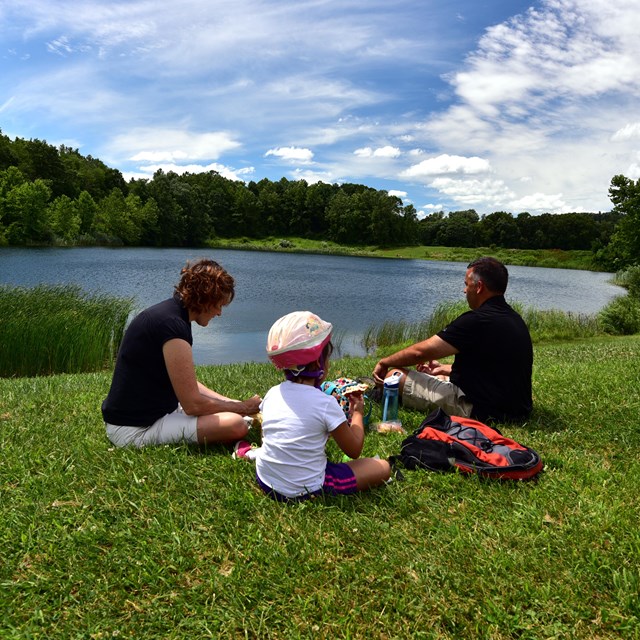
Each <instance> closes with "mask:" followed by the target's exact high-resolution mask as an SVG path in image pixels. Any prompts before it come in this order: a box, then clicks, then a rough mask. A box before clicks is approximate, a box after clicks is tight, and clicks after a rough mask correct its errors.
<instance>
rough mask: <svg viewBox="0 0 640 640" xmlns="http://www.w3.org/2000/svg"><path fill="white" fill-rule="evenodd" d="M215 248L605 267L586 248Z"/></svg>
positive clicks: (300, 241)
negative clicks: (599, 265) (482, 258)
mask: <svg viewBox="0 0 640 640" xmlns="http://www.w3.org/2000/svg"><path fill="white" fill-rule="evenodd" d="M206 246H207V247H210V248H212V249H236V250H241V251H276V252H283V253H314V254H327V255H345V256H352V257H363V258H400V259H409V260H434V261H439V262H466V263H469V262H471V261H472V260H474V259H475V258H478V257H480V256H487V255H491V256H494V257H495V258H497V259H498V260H501V261H502V262H504V263H505V264H507V265H513V266H520V267H544V268H549V269H554V268H558V269H579V270H583V271H603V272H605V273H608V272H607V271H605V270H603V269H599V268H598V267H597V266H595V265H594V264H593V253H592V252H591V251H586V250H577V249H574V250H562V249H502V248H499V247H475V248H466V247H440V246H414V245H410V246H401V247H387V248H383V247H376V246H365V247H354V246H350V245H341V244H337V243H335V242H328V241H324V240H308V239H305V238H274V237H270V238H263V239H259V240H258V239H252V238H228V239H223V238H219V239H216V240H210V241H208V242H207V243H206Z"/></svg>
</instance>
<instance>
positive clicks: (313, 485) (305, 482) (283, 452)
mask: <svg viewBox="0 0 640 640" xmlns="http://www.w3.org/2000/svg"><path fill="white" fill-rule="evenodd" d="M260 410H261V412H262V446H261V447H260V449H258V452H257V455H256V472H257V474H258V477H259V478H260V480H262V482H264V483H265V484H266V485H268V486H270V487H271V488H272V489H274V490H275V491H277V492H278V493H281V494H282V495H284V496H287V497H288V498H293V497H296V496H299V495H304V494H306V493H309V492H312V491H317V490H318V489H321V488H322V484H323V483H324V474H325V467H326V464H327V454H326V452H325V447H326V444H327V440H328V439H329V434H330V433H331V432H332V431H333V430H334V429H336V428H337V427H339V426H340V425H341V424H342V423H343V422H345V421H346V417H345V415H344V412H343V411H342V408H341V407H340V405H339V404H338V402H336V399H335V398H334V397H333V396H330V395H327V394H326V393H324V392H323V391H321V390H320V389H317V388H316V387H312V386H310V385H306V384H299V383H295V382H289V381H288V380H287V381H285V382H282V383H281V384H279V385H278V386H276V387H272V388H271V389H269V391H268V392H267V394H266V395H265V397H264V399H263V400H262V404H261V405H260Z"/></svg>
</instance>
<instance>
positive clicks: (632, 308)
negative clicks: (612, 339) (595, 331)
mask: <svg viewBox="0 0 640 640" xmlns="http://www.w3.org/2000/svg"><path fill="white" fill-rule="evenodd" d="M599 318H600V323H601V325H602V327H603V329H604V330H605V331H606V332H607V333H610V334H612V335H620V336H625V335H633V334H634V333H639V332H640V297H635V296H632V295H627V296H620V297H618V298H614V299H613V300H612V301H611V302H610V303H609V304H608V305H607V306H606V307H605V308H604V309H602V311H600V314H599Z"/></svg>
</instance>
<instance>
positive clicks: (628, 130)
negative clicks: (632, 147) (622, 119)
mask: <svg viewBox="0 0 640 640" xmlns="http://www.w3.org/2000/svg"><path fill="white" fill-rule="evenodd" d="M634 139H640V122H634V123H630V124H626V125H625V126H624V127H622V129H618V130H617V131H616V132H615V133H614V134H613V135H612V136H611V140H612V142H621V141H625V140H634Z"/></svg>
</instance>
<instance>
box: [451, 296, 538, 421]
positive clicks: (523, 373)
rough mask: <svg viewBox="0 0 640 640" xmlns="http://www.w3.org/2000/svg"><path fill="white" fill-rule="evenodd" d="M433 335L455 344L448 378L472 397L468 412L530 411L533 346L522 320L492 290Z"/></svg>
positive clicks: (481, 415) (489, 416) (514, 414)
mask: <svg viewBox="0 0 640 640" xmlns="http://www.w3.org/2000/svg"><path fill="white" fill-rule="evenodd" d="M438 336H439V337H440V338H442V340H444V341H445V342H448V343H449V344H450V345H452V346H453V347H455V348H456V349H457V350H458V352H459V353H457V354H456V356H455V359H454V362H453V367H452V369H451V377H450V379H451V382H453V384H455V385H457V386H458V387H460V388H461V389H462V391H463V392H464V394H465V396H466V397H467V399H468V400H469V401H470V402H471V403H473V412H472V416H473V417H474V418H476V419H478V420H481V421H483V422H487V421H490V420H498V421H503V420H514V421H518V420H523V419H525V418H527V417H528V416H529V414H530V413H531V407H532V400H531V371H532V367H533V346H532V344H531V336H530V335H529V330H528V328H527V325H526V324H525V322H524V320H523V319H522V318H521V317H520V315H519V314H518V313H517V312H516V311H514V310H513V309H512V308H511V307H510V306H509V305H508V304H507V302H506V301H505V299H504V296H494V297H492V298H489V299H488V300H487V301H485V302H484V303H483V304H482V305H480V307H478V308H477V309H474V310H472V311H467V312H466V313H463V314H462V315H461V316H459V317H458V318H456V319H455V320H454V321H453V322H452V323H451V324H449V325H447V326H446V327H445V328H444V329H443V330H442V331H440V332H439V333H438Z"/></svg>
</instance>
